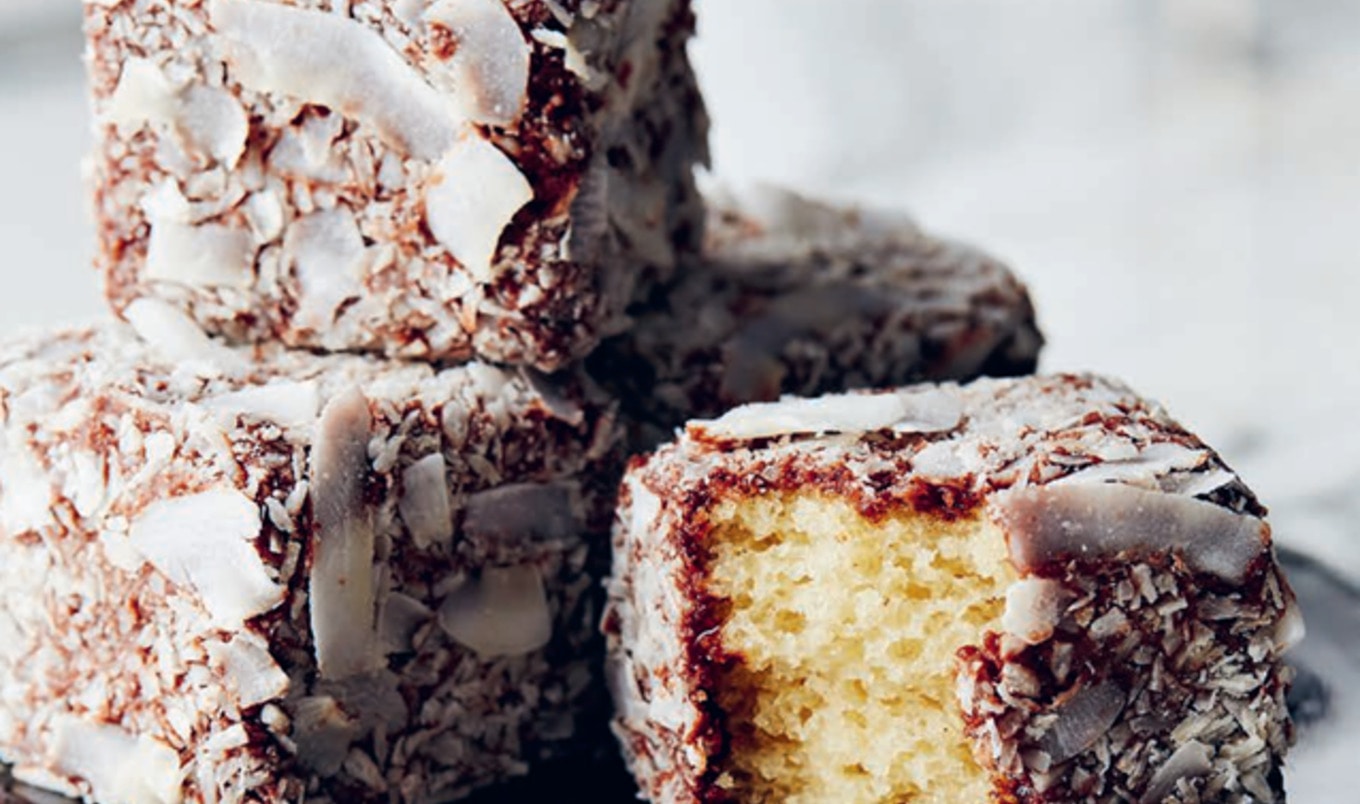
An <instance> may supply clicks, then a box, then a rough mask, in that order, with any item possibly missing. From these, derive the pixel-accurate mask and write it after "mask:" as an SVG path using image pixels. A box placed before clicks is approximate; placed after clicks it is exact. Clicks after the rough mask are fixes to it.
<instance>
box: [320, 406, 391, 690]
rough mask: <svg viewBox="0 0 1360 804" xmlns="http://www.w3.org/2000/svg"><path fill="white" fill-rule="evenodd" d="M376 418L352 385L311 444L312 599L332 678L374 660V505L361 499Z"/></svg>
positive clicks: (326, 672)
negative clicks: (313, 534)
mask: <svg viewBox="0 0 1360 804" xmlns="http://www.w3.org/2000/svg"><path fill="white" fill-rule="evenodd" d="M372 426H373V420H372V415H371V414H370V412H369V409H368V400H367V399H365V398H364V395H363V394H362V393H360V392H359V390H358V389H350V390H349V391H346V392H345V393H342V394H340V395H339V396H337V397H335V398H334V399H332V400H331V402H330V403H329V404H327V405H326V407H325V409H324V410H323V411H322V412H321V421H320V422H319V423H318V427H317V434H316V440H315V442H314V444H313V446H312V454H311V475H312V512H313V514H314V515H315V517H316V524H317V528H316V535H315V537H314V538H315V542H314V544H313V546H312V555H313V564H312V575H311V582H310V587H309V599H310V602H311V616H312V637H313V642H314V645H315V649H316V661H317V666H318V667H319V668H320V670H321V676H322V677H323V678H327V679H344V678H348V677H350V676H354V675H359V674H362V673H367V672H369V671H371V670H373V669H374V668H375V667H376V665H377V651H376V650H375V649H374V647H375V646H374V642H375V627H376V623H375V620H374V617H375V589H374V587H375V583H374V580H375V579H374V571H373V549H374V548H373V542H374V533H373V531H374V526H373V512H372V511H371V510H370V509H369V506H368V504H367V503H366V502H365V501H364V489H365V485H366V484H367V482H368V474H369V460H368V441H369V437H370V434H371V430H372Z"/></svg>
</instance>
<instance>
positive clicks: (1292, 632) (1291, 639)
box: [1275, 594, 1308, 651]
mask: <svg viewBox="0 0 1360 804" xmlns="http://www.w3.org/2000/svg"><path fill="white" fill-rule="evenodd" d="M1307 635H1308V626H1307V625H1306V624H1305V623H1304V621H1303V609H1302V608H1300V607H1299V602H1298V601H1297V600H1296V599H1295V598H1294V595H1293V594H1289V595H1288V599H1287V600H1285V604H1284V612H1283V613H1282V614H1280V620H1279V622H1278V623H1276V625H1275V649H1276V650H1280V651H1286V650H1289V649H1291V648H1293V647H1294V646H1295V645H1297V644H1299V643H1300V642H1302V641H1303V638H1304V637H1305V636H1307Z"/></svg>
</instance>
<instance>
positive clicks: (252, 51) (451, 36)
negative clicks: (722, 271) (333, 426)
mask: <svg viewBox="0 0 1360 804" xmlns="http://www.w3.org/2000/svg"><path fill="white" fill-rule="evenodd" d="M84 8H85V29H86V38H87V62H88V65H89V73H90V81H91V89H92V94H93V108H94V118H95V132H96V148H95V154H94V158H93V160H92V168H93V170H92V172H93V176H94V185H95V204H94V208H95V213H96V219H97V222H98V230H99V248H98V263H99V265H100V266H101V268H102V272H103V274H104V275H105V279H106V289H107V294H108V296H109V298H110V300H111V302H112V305H113V307H114V308H115V310H116V311H118V312H119V313H122V312H123V311H125V310H126V308H127V306H128V305H129V304H130V303H132V302H133V301H134V300H136V299H141V298H151V299H158V300H161V301H164V302H166V303H168V304H171V305H173V306H175V307H177V308H179V309H181V310H184V311H185V312H187V313H188V314H189V315H190V317H191V318H193V319H194V320H195V321H196V322H198V323H199V324H200V326H202V327H203V328H204V329H205V330H206V331H208V332H209V334H218V335H224V336H227V337H228V338H230V339H233V340H235V341H249V342H261V341H270V340H279V341H281V342H283V343H286V344H288V345H290V346H294V347H303V348H309V349H323V350H327V351H342V350H344V351H370V352H379V353H383V354H386V355H390V356H399V357H407V358H416V357H418V358H423V359H430V360H443V361H451V360H461V359H465V358H468V357H471V356H477V357H481V358H484V359H487V360H490V361H493V362H499V363H505V364H515V365H533V366H536V367H538V368H540V369H544V370H550V369H555V368H558V367H560V366H562V365H563V364H565V363H567V362H569V361H570V360H572V359H574V358H577V357H580V356H582V355H584V354H585V353H586V352H588V351H589V350H590V348H592V347H593V346H595V345H596V344H597V343H598V341H599V340H600V338H602V337H604V336H605V335H608V334H611V333H613V332H616V331H618V330H619V329H620V328H622V326H623V325H624V322H625V318H624V312H625V307H626V305H627V304H628V302H629V300H630V298H632V296H633V294H634V291H635V290H636V289H641V290H645V288H646V287H648V286H649V285H650V283H652V282H654V281H658V280H661V279H664V278H665V277H667V276H669V275H670V274H671V273H672V271H673V270H674V267H675V261H676V254H677V252H681V253H683V252H686V251H691V250H695V249H697V242H698V238H699V237H700V235H701V232H702V228H703V212H702V203H701V201H700V198H699V196H698V194H697V191H696V190H695V186H694V180H693V175H692V172H693V167H694V165H695V164H696V163H697V162H703V161H706V160H707V153H706V148H707V144H706V143H707V118H706V115H705V112H704V108H703V103H702V100H701V98H700V95H699V92H698V89H697V85H696V82H695V79H694V75H693V73H692V70H691V68H690V64H689V60H688V56H687V54H686V45H687V42H688V40H689V37H690V36H691V33H692V30H693V15H692V13H691V10H690V6H689V0H432V1H429V2H423V1H422V0H352V1H351V0H346V2H331V0H298V1H297V2H287V3H285V2H278V1H277V0H139V2H135V3H134V2H106V0H85V3H84Z"/></svg>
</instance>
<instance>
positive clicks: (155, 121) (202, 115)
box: [105, 58, 250, 168]
mask: <svg viewBox="0 0 1360 804" xmlns="http://www.w3.org/2000/svg"><path fill="white" fill-rule="evenodd" d="M105 114H106V115H107V119H108V120H109V122H111V123H113V124H114V125H116V126H118V128H119V129H120V130H122V131H124V132H129V131H135V130H137V129H139V128H141V127H142V126H146V125H155V126H162V127H164V128H166V129H168V130H170V131H172V132H174V134H175V135H176V136H177V137H178V138H179V139H180V140H181V142H182V143H183V144H184V145H185V146H186V147H187V149H188V150H189V151H190V152H191V153H194V154H196V155H198V156H202V157H208V158H212V159H215V160H217V161H218V162H220V163H221V164H223V165H225V166H226V167H227V168H234V167H235V166H236V163H237V162H238V161H240V159H241V154H243V153H244V152H245V147H246V137H247V135H248V134H249V132H250V126H249V121H248V119H247V118H246V113H245V109H243V108H242V107H241V103H240V101H238V100H237V99H236V97H235V96H233V95H232V94H231V93H230V92H228V91H227V90H226V89H223V88H222V87H213V86H208V85H206V84H200V83H194V84H190V85H189V86H187V87H185V88H183V89H179V88H176V87H175V85H174V84H172V83H171V82H170V79H169V78H167V77H166V75H165V73H164V72H163V71H162V70H161V69H160V67H158V66H157V65H156V63H155V62H153V61H151V60H150V59H143V58H131V59H128V61H127V63H125V64H124V65H123V72H122V74H121V75H120V76H119V78H118V86H117V87H116V88H115V89H114V91H113V95H112V96H111V97H110V99H109V105H108V107H107V109H106V112H105Z"/></svg>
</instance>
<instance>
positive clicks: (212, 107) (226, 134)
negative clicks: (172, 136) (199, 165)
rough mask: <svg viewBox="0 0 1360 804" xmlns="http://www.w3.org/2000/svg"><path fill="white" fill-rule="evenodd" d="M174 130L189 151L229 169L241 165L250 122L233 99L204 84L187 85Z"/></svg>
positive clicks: (225, 93) (229, 94)
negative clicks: (208, 157) (182, 138)
mask: <svg viewBox="0 0 1360 804" xmlns="http://www.w3.org/2000/svg"><path fill="white" fill-rule="evenodd" d="M175 127H176V129H177V130H178V131H179V133H180V135H181V136H182V137H184V140H185V142H186V143H187V144H188V145H189V147H190V148H191V149H193V150H194V151H197V152H198V153H200V154H204V155H206V156H210V157H212V158H213V159H216V160H217V161H218V162H220V163H222V164H223V165H225V166H226V167H227V168H228V169H232V168H235V167H236V163H237V162H239V161H240V159H241V154H243V153H245V150H246V137H247V136H248V135H249V134H250V121H249V119H248V118H247V117H246V111H245V109H243V108H242V107H241V102H240V101H239V100H237V99H236V96H234V95H232V94H231V93H230V92H228V91H227V90H225V89H223V88H222V87H212V86H208V85H206V84H190V85H189V86H188V87H187V88H186V89H185V90H184V92H183V93H182V94H181V96H180V101H179V108H178V109H177V110H176V114H175Z"/></svg>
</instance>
